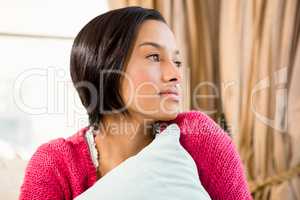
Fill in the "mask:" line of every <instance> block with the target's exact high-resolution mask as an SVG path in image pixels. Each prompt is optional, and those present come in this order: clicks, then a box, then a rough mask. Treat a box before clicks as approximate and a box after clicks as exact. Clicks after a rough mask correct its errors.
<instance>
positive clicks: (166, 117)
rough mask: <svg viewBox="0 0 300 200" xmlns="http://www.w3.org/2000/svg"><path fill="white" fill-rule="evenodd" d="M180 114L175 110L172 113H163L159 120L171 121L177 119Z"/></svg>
mask: <svg viewBox="0 0 300 200" xmlns="http://www.w3.org/2000/svg"><path fill="white" fill-rule="evenodd" d="M178 114H179V110H174V111H172V112H162V113H161V114H159V116H158V120H160V121H170V120H173V119H175V118H176V117H177V115H178Z"/></svg>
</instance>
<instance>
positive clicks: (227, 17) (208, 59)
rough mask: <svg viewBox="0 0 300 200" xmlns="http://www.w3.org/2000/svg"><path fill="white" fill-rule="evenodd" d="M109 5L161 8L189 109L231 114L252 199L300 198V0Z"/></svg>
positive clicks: (135, 0)
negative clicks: (177, 50) (180, 65)
mask: <svg viewBox="0 0 300 200" xmlns="http://www.w3.org/2000/svg"><path fill="white" fill-rule="evenodd" d="M110 5H111V8H119V7H124V6H134V5H138V6H142V7H148V8H155V9H157V10H159V11H160V12H161V13H162V14H163V16H164V17H165V18H166V20H167V22H168V24H169V25H170V27H171V29H172V30H173V32H174V33H175V36H176V38H177V41H178V45H179V48H180V50H181V53H182V54H183V59H184V62H185V71H184V76H185V83H184V87H183V89H184V92H185V95H186V96H185V97H186V98H185V100H184V104H183V110H189V109H197V110H201V111H204V112H206V113H207V114H208V115H210V116H211V117H212V118H214V119H215V120H216V121H217V120H220V119H221V118H220V116H221V114H222V112H225V115H226V119H227V121H228V127H227V128H228V129H227V131H228V132H229V131H230V132H231V133H232V137H233V139H234V141H235V143H236V144H237V146H238V149H239V152H240V155H241V157H242V160H243V163H244V165H245V167H246V173H247V177H248V179H249V185H250V186H251V191H252V194H253V197H254V198H255V199H275V200H276V199H288V200H296V199H300V179H299V171H300V169H299V168H300V166H299V163H300V86H299V84H300V78H299V76H300V69H299V68H300V64H299V63H300V44H299V43H300V42H299V35H300V3H299V1H297V0H285V1H283V0H272V1H271V0H269V1H265V0H251V1H250V0H249V1H242V0H146V1H142V0H110ZM218 122H219V123H222V122H221V121H218ZM221 125H224V124H221ZM224 128H226V127H224Z"/></svg>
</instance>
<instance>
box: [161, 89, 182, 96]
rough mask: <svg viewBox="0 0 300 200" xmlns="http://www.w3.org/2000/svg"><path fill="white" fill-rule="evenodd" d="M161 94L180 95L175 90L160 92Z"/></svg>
mask: <svg viewBox="0 0 300 200" xmlns="http://www.w3.org/2000/svg"><path fill="white" fill-rule="evenodd" d="M159 94H175V95H178V92H177V91H174V90H164V91H162V92H160V93H159Z"/></svg>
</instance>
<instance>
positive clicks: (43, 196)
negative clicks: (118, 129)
mask: <svg viewBox="0 0 300 200" xmlns="http://www.w3.org/2000/svg"><path fill="white" fill-rule="evenodd" d="M174 122H175V123H177V124H178V126H179V127H180V131H181V135H180V143H181V144H182V146H183V147H184V148H185V149H186V150H187V151H188V152H189V153H190V155H191V156H192V158H193V159H194V160H195V163H196V165H197V168H198V173H199V178H200V181H201V183H202V185H203V186H204V188H205V189H206V191H207V192H208V193H209V195H210V197H211V198H212V199H213V200H215V199H222V200H229V199H230V200H246V199H247V200H249V199H252V197H251V195H250V192H249V189H248V185H247V182H246V178H245V174H244V171H243V166H242V163H241V160H240V157H239V154H238V152H237V150H236V148H235V146H234V144H233V142H232V140H231V138H230V137H229V136H228V135H227V134H226V132H224V131H223V130H222V129H221V128H220V127H219V126H218V125H217V124H216V123H215V122H214V121H213V120H212V119H210V118H209V117H208V116H207V115H205V114H203V113H201V112H199V111H194V110H193V111H189V112H182V113H180V114H179V115H178V116H177V118H176V119H174V120H171V121H168V122H166V123H167V124H170V123H174ZM164 128H165V127H162V128H161V130H163V129H164ZM87 129H88V128H87V127H85V128H82V129H81V130H79V131H78V132H77V133H76V134H74V135H73V136H71V137H69V138H67V139H64V138H58V139H55V140H52V141H50V142H48V143H45V144H43V145H41V146H40V147H39V148H38V149H37V151H36V152H35V153H34V155H33V156H32V158H31V159H30V161H29V163H28V165H27V168H26V172H25V177H24V181H23V184H22V186H21V193H20V196H19V199H20V200H47V199H49V200H63V199H64V200H70V199H73V198H75V197H76V196H78V195H79V194H81V193H82V192H84V191H85V190H87V189H88V188H89V187H91V186H92V185H93V184H94V183H95V182H96V181H97V175H96V168H95V167H94V165H93V162H92V160H91V155H90V152H89V149H88V145H87V142H86V140H85V138H84V134H85V132H86V131H87ZM99 199H101V198H99Z"/></svg>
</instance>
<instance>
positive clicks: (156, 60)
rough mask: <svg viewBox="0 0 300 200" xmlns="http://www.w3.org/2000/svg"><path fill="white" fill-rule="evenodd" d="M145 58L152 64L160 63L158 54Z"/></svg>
mask: <svg viewBox="0 0 300 200" xmlns="http://www.w3.org/2000/svg"><path fill="white" fill-rule="evenodd" d="M146 58H149V59H150V60H151V61H153V62H159V61H160V58H159V54H151V55H149V56H147V57H146Z"/></svg>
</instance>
